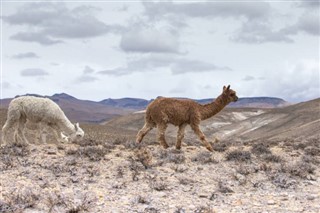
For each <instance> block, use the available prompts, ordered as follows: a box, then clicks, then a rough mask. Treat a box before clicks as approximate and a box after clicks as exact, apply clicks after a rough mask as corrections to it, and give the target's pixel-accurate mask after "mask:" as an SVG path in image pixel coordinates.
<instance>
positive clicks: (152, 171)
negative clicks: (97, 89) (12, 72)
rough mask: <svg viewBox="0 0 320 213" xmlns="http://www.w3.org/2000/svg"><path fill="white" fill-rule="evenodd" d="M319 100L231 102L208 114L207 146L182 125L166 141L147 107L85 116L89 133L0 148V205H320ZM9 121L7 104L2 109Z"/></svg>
mask: <svg viewBox="0 0 320 213" xmlns="http://www.w3.org/2000/svg"><path fill="white" fill-rule="evenodd" d="M319 107H320V99H317V100H314V101H310V102H306V103H301V104H297V105H293V106H289V107H285V108H278V109H268V110H266V109H237V108H236V109H226V110H224V111H223V112H221V113H220V114H218V115H217V116H216V117H214V118H212V119H209V120H207V121H204V122H203V123H202V126H201V128H202V129H203V130H204V132H205V134H206V136H207V137H208V139H210V140H212V141H213V139H214V138H218V139H219V141H218V142H216V143H214V144H213V147H214V150H215V151H214V152H213V153H211V152H208V151H207V150H206V149H205V148H204V147H203V146H202V145H201V144H200V142H199V140H198V139H197V138H196V137H195V136H194V134H193V133H192V132H191V130H190V129H188V130H187V133H186V138H185V140H184V143H183V146H182V150H181V151H178V150H175V148H174V142H175V134H176V128H174V127H170V128H169V129H168V131H167V140H168V143H169V144H170V145H171V147H170V148H169V149H167V150H164V149H162V148H161V147H160V146H159V144H158V143H157V142H156V139H155V130H152V131H151V132H150V133H149V135H147V136H146V137H145V139H144V141H143V142H142V144H140V145H137V144H135V142H134V139H135V135H136V133H137V131H138V129H139V128H141V127H142V125H143V116H144V114H143V113H135V114H130V115H125V116H122V117H118V118H115V119H113V120H110V121H108V122H106V123H104V124H85V123H81V124H80V125H81V126H82V127H83V129H84V131H85V132H86V136H85V138H84V140H83V141H81V142H78V143H69V144H61V143H60V144H59V143H57V142H56V141H54V140H53V139H52V138H51V139H50V140H49V142H48V143H47V144H39V142H37V141H36V140H35V138H34V127H33V126H32V124H30V125H29V131H28V134H27V136H28V139H29V141H30V145H28V146H25V145H23V144H9V145H6V146H3V147H1V149H0V180H1V182H0V187H1V196H0V212H59V213H60V212H69V213H75V212H177V213H178V212H180V213H182V212H199V213H200V212H208V213H209V212H210V213H211V212H315V213H316V212H320V204H319V203H320V169H319V163H320V131H319V129H320V128H319V127H320V108H319ZM0 117H1V122H0V124H1V126H2V125H3V124H4V122H5V119H6V109H0Z"/></svg>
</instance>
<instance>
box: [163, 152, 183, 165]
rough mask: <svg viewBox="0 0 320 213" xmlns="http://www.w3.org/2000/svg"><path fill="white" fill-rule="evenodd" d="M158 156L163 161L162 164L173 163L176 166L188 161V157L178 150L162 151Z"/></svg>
mask: <svg viewBox="0 0 320 213" xmlns="http://www.w3.org/2000/svg"><path fill="white" fill-rule="evenodd" d="M158 155H159V158H160V159H161V160H162V162H165V163H170V162H173V163H175V164H181V163H184V162H185V160H186V157H185V156H184V152H183V151H181V150H177V149H165V150H160V152H159V153H158Z"/></svg>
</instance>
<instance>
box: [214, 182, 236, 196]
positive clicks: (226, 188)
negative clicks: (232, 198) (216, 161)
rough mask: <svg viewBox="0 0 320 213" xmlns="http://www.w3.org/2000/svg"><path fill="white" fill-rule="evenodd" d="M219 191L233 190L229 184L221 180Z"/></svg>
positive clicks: (229, 191) (231, 191) (227, 191)
mask: <svg viewBox="0 0 320 213" xmlns="http://www.w3.org/2000/svg"><path fill="white" fill-rule="evenodd" d="M217 191H218V192H221V193H233V190H232V189H231V187H230V186H228V184H227V183H226V182H224V181H221V180H220V181H219V182H218V190H217Z"/></svg>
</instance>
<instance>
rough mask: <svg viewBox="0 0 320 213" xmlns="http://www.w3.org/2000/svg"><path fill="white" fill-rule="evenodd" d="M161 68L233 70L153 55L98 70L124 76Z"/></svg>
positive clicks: (175, 71) (194, 61)
mask: <svg viewBox="0 0 320 213" xmlns="http://www.w3.org/2000/svg"><path fill="white" fill-rule="evenodd" d="M159 68H168V69H169V70H171V72H172V74H183V73H197V72H210V71H231V70H232V69H231V68H229V67H222V66H216V65H214V64H212V63H208V62H203V61H198V60H190V59H186V58H181V57H170V56H164V55H151V56H148V57H143V58H141V59H139V60H133V61H129V62H128V63H127V66H126V67H117V68H114V69H107V70H103V71H100V72H98V73H99V74H104V75H114V76H122V75H129V74H132V73H134V72H150V71H155V70H156V69H159Z"/></svg>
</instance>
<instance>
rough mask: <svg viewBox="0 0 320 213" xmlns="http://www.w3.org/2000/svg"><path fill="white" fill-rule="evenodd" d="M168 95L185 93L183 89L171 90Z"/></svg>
mask: <svg viewBox="0 0 320 213" xmlns="http://www.w3.org/2000/svg"><path fill="white" fill-rule="evenodd" d="M169 92H170V93H173V94H185V93H186V90H185V89H184V88H179V87H177V88H173V89H171V90H170V91H169Z"/></svg>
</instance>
